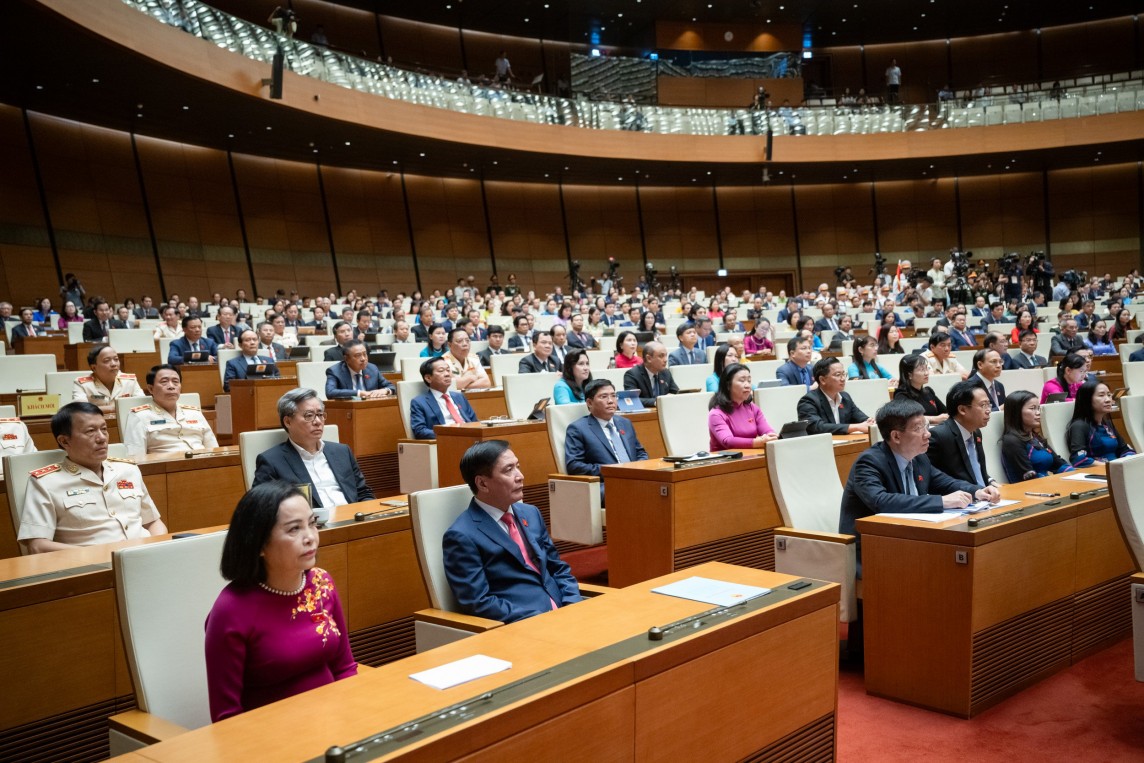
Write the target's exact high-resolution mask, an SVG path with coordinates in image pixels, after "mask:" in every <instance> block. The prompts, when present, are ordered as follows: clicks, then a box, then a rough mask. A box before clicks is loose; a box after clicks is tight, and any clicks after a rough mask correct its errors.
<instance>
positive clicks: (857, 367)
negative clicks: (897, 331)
mask: <svg viewBox="0 0 1144 763" xmlns="http://www.w3.org/2000/svg"><path fill="white" fill-rule="evenodd" d="M846 377H847V378H849V379H888V380H889V381H890V387H891V388H892V387H893V386H894V384H895V383H896V380H895V379H894V375H893V374H891V373H890V372H889V371H887V370H886V369H885V368H883V367H882V366H881V364H879V363H878V341H877V340H876V339H874V337H872V336H860V337H858V338H857V339H855V340H854V351H853V362H852V363H851V364H850V366H849V367H848V368H847V369H846Z"/></svg>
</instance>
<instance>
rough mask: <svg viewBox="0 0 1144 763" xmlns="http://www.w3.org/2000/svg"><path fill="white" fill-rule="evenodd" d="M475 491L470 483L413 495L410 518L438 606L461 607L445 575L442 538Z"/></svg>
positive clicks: (432, 599) (415, 544) (423, 572)
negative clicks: (458, 605)
mask: <svg viewBox="0 0 1144 763" xmlns="http://www.w3.org/2000/svg"><path fill="white" fill-rule="evenodd" d="M472 497H473V493H472V491H471V490H469V486H468V485H454V486H453V487H441V488H436V489H434V490H422V491H420V492H417V493H413V494H412V495H410V496H409V522H410V524H411V525H412V526H413V547H414V549H415V550H416V551H417V562H418V564H420V565H421V578H422V580H424V581H425V588H426V589H428V591H429V602H430V603H431V604H432V605H433V606H434V607H436V608H437V609H444V610H446V611H448V612H456V611H457V597H455V596H454V595H453V589H452V588H450V587H449V581H448V579H446V577H445V561H444V552H443V551H442V549H441V540H442V538H444V537H445V531H446V530H448V529H449V527H450V526H451V525H452V524H453V522H454V521H455V520H456V519H457V517H459V516H461V513H462V512H463V511H464V510H465V509H467V508H468V507H469V501H470V500H472Z"/></svg>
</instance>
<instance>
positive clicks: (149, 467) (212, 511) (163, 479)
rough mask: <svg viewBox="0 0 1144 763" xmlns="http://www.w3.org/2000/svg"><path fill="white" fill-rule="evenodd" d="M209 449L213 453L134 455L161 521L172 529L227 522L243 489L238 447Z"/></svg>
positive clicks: (244, 487)
mask: <svg viewBox="0 0 1144 763" xmlns="http://www.w3.org/2000/svg"><path fill="white" fill-rule="evenodd" d="M209 452H211V453H215V454H217V455H210V456H196V457H195V458H187V457H186V456H184V455H183V454H182V453H176V454H171V453H155V454H152V455H148V456H142V457H137V458H136V459H135V463H136V464H138V466H139V471H140V472H142V473H143V482H144V483H145V484H146V485H147V491H148V492H149V493H150V494H151V498H152V500H154V501H155V506H156V508H158V509H159V516H161V517H162V518H163V524H165V525H166V526H167V529H168V530H170V531H171V532H173V533H177V532H186V531H189V530H194V529H196V528H199V527H210V526H213V525H225V524H227V523H228V522H230V516H231V514H233V513H234V507H235V506H237V505H238V500H239V499H240V498H242V495H243V493H245V492H246V486H245V483H244V482H243V479H242V462H241V460H240V459H239V455H238V448H237V447H228V448H213V449H212V450H211V451H209Z"/></svg>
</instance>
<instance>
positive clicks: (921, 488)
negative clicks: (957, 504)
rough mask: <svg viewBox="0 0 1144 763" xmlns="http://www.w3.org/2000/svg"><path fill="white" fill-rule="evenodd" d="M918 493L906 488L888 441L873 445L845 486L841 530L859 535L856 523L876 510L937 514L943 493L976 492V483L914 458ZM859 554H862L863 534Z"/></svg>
mask: <svg viewBox="0 0 1144 763" xmlns="http://www.w3.org/2000/svg"><path fill="white" fill-rule="evenodd" d="M911 463H912V464H913V470H914V479H915V480H917V491H918V494H917V495H906V494H905V493H904V492H903V489H904V487H903V485H902V473H901V472H900V471H898V462H897V460H896V459H895V458H894V452H893V451H892V450H890V446H889V445H887V444H886V443H885V442H880V443H878V444H877V445H875V446H873V447H872V448H870V449H869V450H867V451H866V452H865V453H863V454H862V455H861V456H859V457H858V460H857V461H855V462H854V466H853V468H851V469H850V477H849V478H848V479H847V480H846V489H845V490H844V491H843V492H842V510H841V512H840V515H839V518H838V532H840V533H846V534H848V535H858V533H857V532H856V531H855V529H854V523H855V522H856V521H858V520H859V519H861V518H862V517H868V516H871V515H873V514H915V513H927V514H937V513H939V512H940V511H941V510H942V506H941V497H942V496H943V495H948V494H949V493H952V492H954V491H956V490H964V491H966V492H967V493H971V494H972V493H973V492H975V491H976V490H977V489H978V488H977V486H976V485H973V484H970V483H968V482H964V481H962V480H959V479H954V478H953V477H951V476H950V475H948V474H946V473H945V472H943V471H941V469H938V468H937V467H936V466H934V465H932V464H931V463H930V460H929V459H928V458H927V457H926V456H918V457H917V458H915V459H914V460H913V461H912V462H911ZM858 541H859V543H858V548H857V552H858V558H859V560H860V559H861V558H862V546H861V537H859V538H858Z"/></svg>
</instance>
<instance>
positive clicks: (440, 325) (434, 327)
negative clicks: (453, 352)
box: [425, 323, 449, 351]
mask: <svg viewBox="0 0 1144 763" xmlns="http://www.w3.org/2000/svg"><path fill="white" fill-rule="evenodd" d="M437 329H441V330H442V331H445V324H443V323H434V324H432V325H431V326H429V330H428V331H427V332H425V333H427V334H428V335H429V350H430V351H433V350H439V349H441V348H443V347H445V346H447V345H448V344H449V332H447V331H446V332H445V341H444V342H443V343H442V344H441V347H434V346H433V332H434V331H436V330H437Z"/></svg>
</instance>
